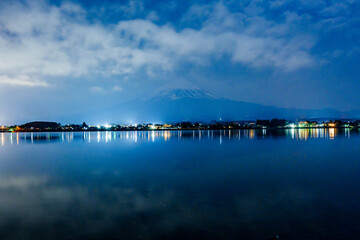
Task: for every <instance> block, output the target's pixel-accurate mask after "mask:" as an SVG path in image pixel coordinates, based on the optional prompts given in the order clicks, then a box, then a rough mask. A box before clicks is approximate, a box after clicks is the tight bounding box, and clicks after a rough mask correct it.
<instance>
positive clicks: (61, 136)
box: [1, 128, 360, 146]
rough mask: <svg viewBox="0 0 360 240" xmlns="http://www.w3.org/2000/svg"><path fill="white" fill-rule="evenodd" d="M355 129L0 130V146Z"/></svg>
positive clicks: (310, 134) (333, 134) (298, 135)
mask: <svg viewBox="0 0 360 240" xmlns="http://www.w3.org/2000/svg"><path fill="white" fill-rule="evenodd" d="M359 133H360V130H358V129H349V128H346V129H337V128H316V129H285V130H266V129H261V130H252V129H250V130H172V131H166V130H164V131H121V132H111V131H108V132H53V133H50V132H49V133H36V132H34V133H1V146H4V145H6V144H10V145H15V144H17V145H19V144H34V143H46V142H68V143H71V142H72V141H83V142H87V143H93V142H97V143H104V142H105V143H108V142H112V141H117V140H126V141H129V142H134V143H137V142H138V141H147V142H155V141H170V140H172V141H173V140H182V139H193V140H197V141H201V140H206V139H211V140H216V139H217V141H218V142H219V143H220V144H222V142H223V139H228V140H231V139H233V140H236V139H238V140H241V139H249V140H253V139H265V138H291V139H295V140H301V141H306V140H308V139H309V138H310V139H316V138H323V139H329V140H333V139H335V138H337V137H346V138H350V136H351V134H354V135H359Z"/></svg>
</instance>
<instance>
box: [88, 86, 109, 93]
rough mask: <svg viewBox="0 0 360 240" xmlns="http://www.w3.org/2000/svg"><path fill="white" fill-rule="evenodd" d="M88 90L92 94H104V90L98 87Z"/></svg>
mask: <svg viewBox="0 0 360 240" xmlns="http://www.w3.org/2000/svg"><path fill="white" fill-rule="evenodd" d="M89 90H90V92H93V93H105V90H104V89H103V88H102V87H99V86H94V87H91V88H90V89H89Z"/></svg>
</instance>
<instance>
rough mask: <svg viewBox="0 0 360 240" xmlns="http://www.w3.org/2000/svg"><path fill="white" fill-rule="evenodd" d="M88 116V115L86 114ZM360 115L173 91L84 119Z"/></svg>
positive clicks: (207, 93)
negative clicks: (273, 105) (261, 103)
mask: <svg viewBox="0 0 360 240" xmlns="http://www.w3.org/2000/svg"><path fill="white" fill-rule="evenodd" d="M86 115H87V114H86ZM359 116H360V113H359V111H353V112H341V111H337V110H334V109H316V110H315V109H295V108H278V107H272V106H264V105H260V104H255V103H248V102H242V101H234V100H230V99H226V98H221V97H217V96H215V95H214V94H211V93H209V92H207V91H204V90H201V89H187V88H186V89H182V88H181V89H180V88H179V89H170V90H165V91H161V92H160V93H159V94H158V95H156V96H155V97H153V98H150V99H146V100H140V99H139V100H133V101H131V102H128V103H126V104H121V105H117V106H113V107H110V108H107V109H102V110H100V111H94V112H92V113H90V114H89V116H83V119H85V120H86V121H88V120H87V119H89V121H97V122H103V121H106V120H107V121H108V122H111V123H121V122H129V121H132V122H141V123H144V122H180V121H211V120H220V119H221V120H223V121H227V120H256V119H271V118H285V119H310V118H312V119H315V118H322V119H334V118H358V117H359Z"/></svg>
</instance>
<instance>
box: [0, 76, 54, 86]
mask: <svg viewBox="0 0 360 240" xmlns="http://www.w3.org/2000/svg"><path fill="white" fill-rule="evenodd" d="M0 85H10V86H22V87H49V86H50V85H49V84H48V83H47V82H44V81H41V80H36V79H35V80H34V79H31V78H30V77H28V76H24V75H22V76H17V77H15V78H12V77H9V76H6V75H0Z"/></svg>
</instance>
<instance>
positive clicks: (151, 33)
mask: <svg viewBox="0 0 360 240" xmlns="http://www.w3.org/2000/svg"><path fill="white" fill-rule="evenodd" d="M125 7H126V9H125V10H126V11H129V12H132V11H140V10H141V9H143V6H142V5H141V4H140V5H139V3H138V2H135V1H131V2H130V3H129V5H127V6H125ZM125 10H124V11H125ZM153 15H154V14H153ZM85 16H86V11H85V10H84V9H83V8H82V7H81V6H79V5H75V4H71V3H67V4H63V5H60V6H51V5H47V4H44V3H43V4H39V3H36V4H35V3H32V2H28V3H27V5H23V4H19V3H13V4H10V5H3V6H2V8H1V9H0V52H1V56H0V74H1V75H3V76H13V77H12V78H10V77H7V78H6V77H3V78H2V80H1V82H2V83H3V84H10V85H18V86H33V87H35V86H48V83H46V82H43V81H38V80H37V81H35V80H30V79H33V78H36V77H40V78H42V79H47V78H46V77H53V76H55V77H75V78H76V77H83V76H91V75H94V74H100V75H105V76H111V75H129V74H136V73H137V72H138V70H139V69H141V68H145V69H146V71H145V72H148V73H154V70H161V71H171V70H172V69H173V68H174V67H176V66H177V65H178V64H179V63H181V62H191V63H193V64H199V65H204V64H209V63H210V62H211V59H212V58H220V57H222V56H229V57H230V58H231V59H232V60H233V62H234V63H240V64H243V65H246V66H249V67H275V68H281V69H283V70H286V71H289V70H290V71H291V70H297V69H299V68H302V67H307V66H311V65H313V64H314V58H313V57H312V56H311V54H310V53H309V52H310V50H311V47H312V46H313V44H314V42H313V41H312V40H313V39H311V38H309V37H307V36H303V35H297V34H296V33H294V32H292V30H291V28H290V26H289V25H286V23H283V24H276V23H274V22H272V21H270V20H267V19H265V18H263V17H246V16H245V15H244V14H236V13H230V12H229V11H228V9H227V8H226V7H225V6H223V5H222V4H218V5H216V7H215V8H214V9H213V10H212V12H210V11H209V16H207V18H208V19H206V21H204V23H203V25H202V26H201V28H200V29H191V28H187V29H183V30H181V31H177V30H175V28H174V27H172V26H171V25H162V26H159V25H157V24H154V23H153V22H151V21H150V20H141V19H135V20H126V21H125V20H124V21H120V22H119V23H118V24H116V25H115V26H113V25H103V24H101V23H89V22H87V21H86V20H85V19H86V18H85ZM154 17H155V15H154V16H152V17H151V20H154ZM155 72H156V71H155Z"/></svg>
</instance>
